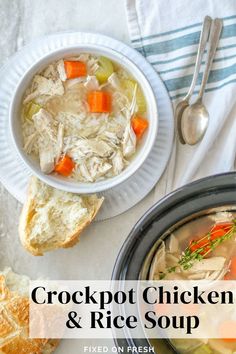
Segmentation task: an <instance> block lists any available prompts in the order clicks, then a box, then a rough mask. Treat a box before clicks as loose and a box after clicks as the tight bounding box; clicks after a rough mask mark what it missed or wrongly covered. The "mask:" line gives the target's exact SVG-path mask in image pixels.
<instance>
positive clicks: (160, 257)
mask: <svg viewBox="0 0 236 354" xmlns="http://www.w3.org/2000/svg"><path fill="white" fill-rule="evenodd" d="M165 270H166V246H165V243H164V242H163V241H162V242H161V245H160V246H159V248H158V250H157V252H156V254H155V257H154V260H153V261H152V265H151V269H150V276H149V279H159V273H160V272H165Z"/></svg>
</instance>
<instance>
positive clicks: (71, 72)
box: [64, 61, 87, 79]
mask: <svg viewBox="0 0 236 354" xmlns="http://www.w3.org/2000/svg"><path fill="white" fill-rule="evenodd" d="M64 66H65V71H66V77H67V79H75V78H76V77H81V76H85V75H87V68H86V64H85V63H83V62H82V61H64Z"/></svg>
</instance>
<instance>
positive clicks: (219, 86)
mask: <svg viewBox="0 0 236 354" xmlns="http://www.w3.org/2000/svg"><path fill="white" fill-rule="evenodd" d="M235 83H236V79H233V80H230V81H227V82H224V83H223V84H221V85H218V86H216V87H210V88H207V89H206V90H205V92H212V91H216V90H219V89H221V88H222V87H225V86H227V85H229V84H235ZM198 92H199V91H194V92H193V94H194V95H197V94H198ZM186 94H187V91H186V92H184V93H178V94H177V95H174V96H172V97H171V99H172V100H176V99H177V98H181V97H184V96H186Z"/></svg>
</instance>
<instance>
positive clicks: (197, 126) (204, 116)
mask: <svg viewBox="0 0 236 354" xmlns="http://www.w3.org/2000/svg"><path fill="white" fill-rule="evenodd" d="M222 26H223V21H222V20H221V19H219V18H216V19H215V20H214V21H213V24H212V26H211V32H210V38H209V47H208V52H207V60H206V68H205V71H204V74H203V78H202V83H201V87H200V91H199V94H198V97H197V100H196V102H195V103H194V104H192V105H190V106H189V107H187V108H186V109H185V110H184V112H183V116H182V120H181V128H182V134H183V138H184V140H185V142H186V143H187V144H189V145H195V144H197V143H198V142H199V141H200V140H201V139H202V138H203V136H204V135H205V132H206V130H207V126H208V122H209V113H208V111H207V109H206V107H205V106H204V104H203V103H202V96H203V94H204V91H205V87H206V83H207V81H208V77H209V73H210V70H211V66H212V62H213V58H214V56H215V51H216V48H217V45H218V42H219V39H220V34H221V30H222Z"/></svg>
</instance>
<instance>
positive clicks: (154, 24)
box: [126, 0, 236, 193]
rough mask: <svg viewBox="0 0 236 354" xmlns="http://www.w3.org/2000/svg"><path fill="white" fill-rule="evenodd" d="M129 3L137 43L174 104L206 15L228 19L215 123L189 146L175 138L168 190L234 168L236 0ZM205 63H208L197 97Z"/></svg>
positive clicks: (216, 65) (211, 106)
mask: <svg viewBox="0 0 236 354" xmlns="http://www.w3.org/2000/svg"><path fill="white" fill-rule="evenodd" d="M126 8H127V15H128V26H129V32H130V38H131V43H132V45H133V46H134V47H135V48H136V49H137V50H138V51H139V52H140V53H141V54H142V55H144V56H145V57H146V59H147V60H148V61H149V62H150V63H151V64H152V65H153V66H154V68H155V69H156V71H157V72H158V73H159V74H160V76H161V78H162V80H163V81H164V83H165V86H166V88H167V90H168V92H169V95H170V98H171V100H172V103H173V106H175V105H176V103H177V102H178V101H179V100H180V99H181V98H183V97H184V95H185V94H186V93H187V91H188V88H189V86H190V83H191V80H192V75H193V70H194V65H195V60H196V53H197V48H198V43H199V37H200V31H201V26H202V21H203V19H204V17H205V16H206V15H209V16H211V17H212V18H215V17H221V18H222V19H223V21H224V27H223V30H222V34H221V39H220V42H219V45H218V48H217V51H216V56H215V59H214V62H213V67H212V71H211V73H210V76H209V80H208V84H207V88H206V94H205V96H204V103H205V104H206V106H207V109H208V111H209V114H210V124H209V128H208V130H207V133H206V135H205V137H204V139H203V140H202V141H201V142H200V143H199V144H198V145H196V146H194V147H190V146H186V145H184V146H183V145H181V144H180V143H179V142H178V139H177V138H176V139H175V144H174V145H175V146H174V149H173V154H172V158H171V160H170V163H169V166H168V168H167V171H166V173H165V175H164V177H163V180H164V182H162V183H164V184H165V191H164V193H166V192H169V191H170V190H171V189H173V188H176V187H178V186H180V185H182V184H184V183H187V182H189V181H191V180H194V179H198V178H200V177H204V176H207V175H211V174H216V173H220V172H225V171H229V170H232V169H234V168H235V166H234V163H235V154H236V0H224V1H218V0H195V1H190V0H126ZM204 62H205V58H203V63H204ZM203 69H204V65H202V67H201V72H200V75H199V78H198V83H197V86H196V88H195V97H196V94H197V92H198V90H199V85H200V82H201V77H202V71H203ZM176 135H177V134H176ZM156 189H157V191H158V190H159V186H157V188H156Z"/></svg>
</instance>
